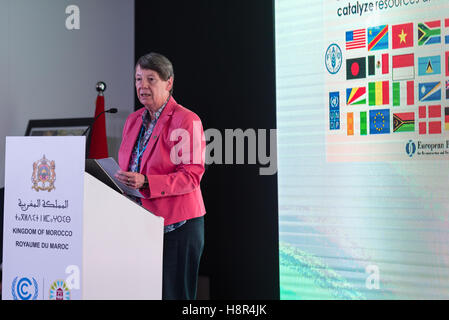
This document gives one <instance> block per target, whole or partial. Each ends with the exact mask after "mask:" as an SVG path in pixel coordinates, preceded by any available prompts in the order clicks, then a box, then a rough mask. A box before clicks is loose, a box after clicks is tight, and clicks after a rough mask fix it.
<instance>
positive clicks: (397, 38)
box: [391, 23, 413, 49]
mask: <svg viewBox="0 0 449 320" xmlns="http://www.w3.org/2000/svg"><path fill="white" fill-rule="evenodd" d="M391 30H392V41H393V49H401V48H408V47H413V23H404V24H398V25H394V26H392V27H391Z"/></svg>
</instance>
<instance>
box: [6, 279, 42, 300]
mask: <svg viewBox="0 0 449 320" xmlns="http://www.w3.org/2000/svg"><path fill="white" fill-rule="evenodd" d="M18 278H19V277H15V278H14V280H13V282H12V286H11V294H12V297H13V299H14V300H36V299H37V296H38V294H39V289H38V285H37V281H36V279H34V278H31V279H32V280H30V279H29V278H26V277H23V278H20V279H18Z"/></svg>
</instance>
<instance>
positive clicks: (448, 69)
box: [444, 51, 449, 77]
mask: <svg viewBox="0 0 449 320" xmlns="http://www.w3.org/2000/svg"><path fill="white" fill-rule="evenodd" d="M444 60H445V64H446V77H449V51H446V55H445V59H444Z"/></svg>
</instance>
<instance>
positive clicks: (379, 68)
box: [368, 53, 390, 76]
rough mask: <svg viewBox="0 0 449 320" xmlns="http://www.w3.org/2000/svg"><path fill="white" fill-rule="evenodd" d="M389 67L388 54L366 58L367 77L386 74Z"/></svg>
mask: <svg viewBox="0 0 449 320" xmlns="http://www.w3.org/2000/svg"><path fill="white" fill-rule="evenodd" d="M389 65H390V64H389V55H388V53H383V54H382V55H371V56H368V75H369V76H375V75H376V74H388V73H389V69H390V67H389Z"/></svg>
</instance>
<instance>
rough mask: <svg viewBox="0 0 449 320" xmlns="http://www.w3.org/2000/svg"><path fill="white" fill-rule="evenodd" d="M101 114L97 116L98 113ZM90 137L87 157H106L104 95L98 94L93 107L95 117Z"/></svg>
mask: <svg viewBox="0 0 449 320" xmlns="http://www.w3.org/2000/svg"><path fill="white" fill-rule="evenodd" d="M102 112H103V114H102V115H101V116H99V117H98V115H99V114H100V113H102ZM97 117H98V119H97V120H96V121H95V122H94V124H93V126H92V134H91V138H90V148H89V158H90V159H103V158H107V157H108V141H107V139H106V117H105V115H104V96H103V94H102V93H100V94H98V96H97V102H96V107H95V117H94V119H95V118H97Z"/></svg>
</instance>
